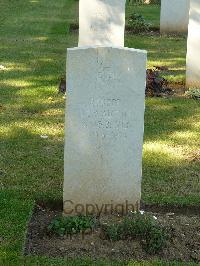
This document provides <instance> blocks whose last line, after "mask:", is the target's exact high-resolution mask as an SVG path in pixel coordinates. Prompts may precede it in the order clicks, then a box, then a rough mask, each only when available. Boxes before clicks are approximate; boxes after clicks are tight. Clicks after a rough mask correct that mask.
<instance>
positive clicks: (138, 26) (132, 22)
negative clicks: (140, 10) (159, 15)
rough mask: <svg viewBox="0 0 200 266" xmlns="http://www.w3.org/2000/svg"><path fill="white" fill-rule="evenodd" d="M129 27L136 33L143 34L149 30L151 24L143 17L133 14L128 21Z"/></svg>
mask: <svg viewBox="0 0 200 266" xmlns="http://www.w3.org/2000/svg"><path fill="white" fill-rule="evenodd" d="M128 26H129V27H131V28H132V29H133V30H134V32H143V31H148V30H149V27H150V23H148V22H147V21H146V20H145V19H144V17H143V16H142V15H140V14H137V13H133V14H131V15H130V17H129V19H128Z"/></svg>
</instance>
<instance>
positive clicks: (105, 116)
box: [64, 0, 198, 215]
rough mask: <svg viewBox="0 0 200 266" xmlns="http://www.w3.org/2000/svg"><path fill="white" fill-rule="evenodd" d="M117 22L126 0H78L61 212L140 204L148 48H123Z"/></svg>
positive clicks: (120, 20) (121, 24) (70, 52)
mask: <svg viewBox="0 0 200 266" xmlns="http://www.w3.org/2000/svg"><path fill="white" fill-rule="evenodd" d="M174 1H175V0H174ZM197 2H198V0H192V3H193V5H195V4H197ZM124 28H125V0H80V1H79V47H77V48H72V49H68V52H67V91H68V95H67V103H66V121H65V124H66V128H65V132H66V136H65V160H64V176H65V177H64V214H66V215H67V214H90V213H98V214H100V213H101V214H102V213H104V212H106V213H108V212H113V211H114V212H115V211H116V212H123V213H125V212H127V211H128V210H136V209H138V208H139V203H140V197H141V176H142V173H141V169H142V146H143V131H144V99H145V82H146V59H147V53H146V51H142V50H136V49H130V48H125V47H124Z"/></svg>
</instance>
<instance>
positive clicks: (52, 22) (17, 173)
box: [0, 0, 200, 265]
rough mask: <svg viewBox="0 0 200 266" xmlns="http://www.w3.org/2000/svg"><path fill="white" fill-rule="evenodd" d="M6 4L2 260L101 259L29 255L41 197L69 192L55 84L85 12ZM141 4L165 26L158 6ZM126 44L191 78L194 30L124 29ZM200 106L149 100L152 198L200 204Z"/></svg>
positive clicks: (1, 75) (0, 28) (147, 172)
mask: <svg viewBox="0 0 200 266" xmlns="http://www.w3.org/2000/svg"><path fill="white" fill-rule="evenodd" d="M0 7H1V9H0V10H1V16H0V22H1V23H0V65H3V66H5V69H4V70H0V181H1V182H0V185H1V191H0V207H1V208H0V245H1V246H0V258H1V261H2V264H1V261H0V265H94V264H92V263H91V264H89V262H88V261H86V262H81V261H71V262H68V263H67V264H66V261H64V260H61V259H48V258H42V257H40V258H39V257H28V258H23V256H22V247H23V243H24V237H25V232H26V225H27V222H28V219H29V217H30V215H31V212H32V210H33V206H34V202H35V201H37V200H41V199H43V200H46V201H48V200H61V199H62V182H63V147H64V106H65V100H64V98H63V97H62V95H58V93H57V89H58V84H59V80H60V78H61V77H62V76H64V75H65V64H66V48H67V47H73V46H77V40H78V36H77V34H76V33H69V24H70V23H71V22H74V21H77V19H78V15H77V1H74V0H67V1H66V0H60V1H53V0H30V1H24V0H18V1H15V0H9V1H5V0H0ZM134 8H136V7H134ZM148 8H149V9H148ZM150 10H153V11H152V12H149V11H150ZM140 11H141V13H142V14H143V15H144V16H146V17H147V18H148V19H149V20H150V21H152V23H154V24H155V25H158V23H159V7H158V6H157V7H156V6H153V7H151V6H145V7H138V8H137V13H139V12H140ZM127 12H130V13H131V10H130V7H128V11H127ZM134 12H135V11H134ZM125 42H126V46H129V47H135V48H142V49H147V50H148V53H149V57H148V58H149V61H148V65H149V67H152V66H154V65H166V66H168V67H169V72H168V73H166V75H167V76H168V77H170V78H171V79H172V80H175V81H183V80H184V78H185V74H184V72H185V54H186V37H184V36H179V37H172V36H171V37H168V36H163V37H160V36H158V35H157V36H144V35H126V40H125ZM199 107H200V102H199V101H195V100H189V99H184V98H173V99H158V98H152V99H147V100H146V113H145V142H144V156H143V159H144V160H143V186H142V189H143V193H142V198H143V200H144V201H145V202H147V203H161V204H169V203H172V204H188V205H199V204H200V197H199V192H200V187H199V183H200V182H199V181H200V180H199V178H200V176H199V161H198V160H195V156H196V154H197V152H198V150H199V147H200V138H199V132H200V108H199ZM42 135H47V136H48V138H47V139H44V138H42V137H41V136H42ZM37 263H38V264H37ZM97 264H98V265H110V263H108V264H107V263H106V262H102V263H100V262H98V263H97ZM115 265H117V264H115ZM120 265H122V264H120ZM128 265H169V264H165V263H157V264H155V263H153V264H151V263H149V264H148V263H147V264H146V263H144V264H142V263H141V264H137V263H134V262H132V263H131V262H130V263H129V264H128ZM170 265H178V264H170ZM180 265H181V264H180ZM182 265H185V264H182ZM191 265H193V264H191Z"/></svg>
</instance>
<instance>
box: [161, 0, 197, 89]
mask: <svg viewBox="0 0 200 266" xmlns="http://www.w3.org/2000/svg"><path fill="white" fill-rule="evenodd" d="M160 31H161V32H162V33H167V32H187V31H188V39H187V59H186V86H187V87H188V88H189V87H194V88H195V87H196V88H198V87H199V86H200V64H199V60H200V0H162V1H161V17H160Z"/></svg>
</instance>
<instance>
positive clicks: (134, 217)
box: [123, 212, 156, 237]
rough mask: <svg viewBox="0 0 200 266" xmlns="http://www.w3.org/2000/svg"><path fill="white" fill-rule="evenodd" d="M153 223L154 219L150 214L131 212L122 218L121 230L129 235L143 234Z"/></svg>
mask: <svg viewBox="0 0 200 266" xmlns="http://www.w3.org/2000/svg"><path fill="white" fill-rule="evenodd" d="M155 224H156V220H155V219H154V218H153V216H151V215H148V214H141V213H140V212H137V213H132V214H130V215H129V216H127V217H125V218H124V221H123V231H124V234H127V236H129V237H138V236H145V235H146V234H147V233H148V231H149V230H150V229H151V228H152V227H153V226H154V225H155Z"/></svg>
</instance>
